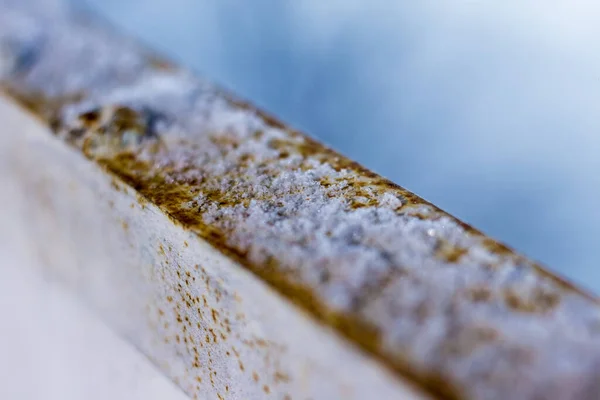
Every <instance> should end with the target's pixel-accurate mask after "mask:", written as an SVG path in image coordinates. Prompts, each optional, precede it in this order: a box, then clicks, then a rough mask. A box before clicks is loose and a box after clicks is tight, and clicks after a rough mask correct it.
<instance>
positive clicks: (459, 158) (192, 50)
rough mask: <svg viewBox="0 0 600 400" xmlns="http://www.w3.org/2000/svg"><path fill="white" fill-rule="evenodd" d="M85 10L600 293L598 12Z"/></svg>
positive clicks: (187, 3)
mask: <svg viewBox="0 0 600 400" xmlns="http://www.w3.org/2000/svg"><path fill="white" fill-rule="evenodd" d="M80 1H83V0H80ZM86 2H87V3H89V4H91V5H92V6H93V7H94V8H96V9H97V10H99V11H100V12H101V13H102V14H104V15H106V16H108V17H109V19H110V20H112V21H114V22H115V23H116V24H117V25H118V26H119V27H120V28H121V29H124V30H126V31H128V32H130V33H133V34H135V35H137V36H139V37H141V38H142V39H143V40H145V41H146V42H147V43H149V44H150V45H151V46H153V47H155V48H157V49H159V50H161V51H162V52H164V53H166V54H168V55H169V56H171V57H173V58H175V59H177V60H178V61H180V62H181V63H183V64H186V65H188V66H190V67H192V68H193V69H194V70H196V71H198V72H199V73H201V74H203V75H205V76H207V77H209V78H211V79H212V80H214V81H217V82H218V83H221V84H223V85H225V86H226V87H229V88H231V89H233V90H235V91H236V92H238V93H239V94H241V95H242V96H244V97H246V98H249V99H251V100H253V101H254V102H255V103H257V104H259V105H261V106H262V107H263V108H265V109H267V110H269V111H271V112H273V113H275V114H277V115H279V116H281V117H282V118H283V119H284V120H286V121H287V122H290V123H291V124H292V125H294V126H296V127H298V128H301V129H303V130H305V131H307V132H308V133H310V134H312V135H313V136H316V137H318V138H320V139H321V140H322V141H324V142H326V143H328V144H330V145H331V146H333V147H334V148H336V149H338V150H340V151H341V152H342V153H344V154H346V155H349V156H350V157H352V158H354V159H357V160H358V161H360V162H362V163H363V164H365V165H366V166H367V167H369V168H371V169H373V170H375V171H377V172H379V173H381V174H382V175H384V176H386V177H389V178H391V179H392V180H394V181H396V182H397V183H399V184H401V185H403V186H405V187H407V188H408V189H410V190H412V191H414V192H416V193H417V194H419V195H421V196H422V197H425V198H426V199H428V200H430V201H432V202H434V203H435V204H437V205H439V206H441V207H442V208H444V209H446V210H447V211H449V212H451V213H452V214H454V215H456V216H458V217H460V218H461V219H463V220H465V221H466V222H469V223H471V224H473V225H475V226H476V227H478V228H480V229H482V230H483V231H485V232H486V233H489V234H490V235H492V236H494V237H496V238H498V239H500V240H502V241H504V242H506V243H508V244H509V245H511V246H512V247H515V248H517V249H518V250H519V251H521V252H524V253H525V254H527V255H529V256H531V257H533V258H535V259H537V260H540V261H542V262H544V263H546V264H549V265H550V266H551V267H552V268H553V269H555V270H557V271H559V272H560V273H562V274H564V275H566V276H567V277H570V278H571V279H574V280H575V281H577V282H579V283H581V284H583V285H585V286H587V287H589V288H592V289H594V290H595V291H596V292H597V293H598V292H600V264H599V262H598V260H599V259H600V207H599V206H598V205H597V203H598V200H597V199H598V196H599V195H600V174H599V173H598V172H600V24H597V21H599V20H600V5H599V4H598V3H597V2H595V1H592V0H585V1H584V0H572V1H569V2H566V1H553V0H546V1H541V0H540V1H503V2H484V1H474V0H472V1H466V0H465V1H458V0H455V1H436V2H430V1H422V2H408V1H406V2H392V1H389V0H369V1H366V0H362V1H358V0H330V1H327V2H325V1H322V0H297V1H267V0H254V1H252V2H243V1H241V0H238V1H234V0H168V1H167V0H143V1H142V0H130V1H127V2H125V1H120V0H87V1H86Z"/></svg>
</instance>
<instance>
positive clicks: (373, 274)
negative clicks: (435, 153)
mask: <svg viewBox="0 0 600 400" xmlns="http://www.w3.org/2000/svg"><path fill="white" fill-rule="evenodd" d="M37 3H38V2H36V1H24V2H16V1H7V0H3V1H0V7H1V8H0V9H1V10H2V13H1V14H0V49H2V50H1V51H0V80H1V82H2V85H3V88H4V90H5V92H6V93H9V94H10V95H11V96H12V97H13V98H14V99H15V100H16V101H18V102H20V103H21V104H22V105H24V106H25V107H26V108H28V109H29V110H30V111H32V112H33V113H35V115H37V116H39V117H40V118H41V119H42V120H43V121H44V122H45V123H47V124H48V126H49V127H51V128H52V130H53V131H54V132H55V134H56V136H57V137H59V138H61V139H62V140H64V141H65V142H66V143H68V144H70V145H71V146H74V147H75V148H77V149H80V150H81V152H82V153H83V154H84V155H85V156H86V157H87V158H89V159H90V160H91V161H93V162H95V163H97V164H98V165H101V166H102V167H103V168H105V169H106V171H108V172H109V173H110V174H113V175H114V176H115V177H117V178H118V179H119V180H121V181H122V182H124V183H126V184H127V185H128V186H129V187H131V188H133V189H135V190H136V191H137V192H138V193H139V194H140V195H141V196H143V198H145V199H147V201H149V202H151V203H153V204H155V205H156V206H158V207H159V208H160V209H161V210H162V211H163V212H164V213H166V214H167V215H169V216H170V217H171V218H172V219H173V221H175V222H177V223H178V224H181V226H183V227H185V228H186V229H187V230H189V231H190V232H193V233H194V234H196V235H198V237H200V238H203V239H205V240H207V241H209V242H210V243H211V244H212V245H213V246H214V247H215V248H217V249H219V250H220V251H222V252H223V253H224V254H226V255H227V256H228V257H231V258H232V259H234V260H236V261H237V262H239V263H241V264H242V265H244V266H245V267H247V268H248V269H249V270H250V271H252V272H253V273H254V274H256V275H257V276H259V277H260V278H261V279H262V280H264V281H265V282H268V283H269V284H270V285H271V286H272V287H273V288H275V289H276V290H277V291H279V292H280V293H281V294H283V295H284V296H286V297H287V298H288V299H290V300H291V301H292V302H294V303H296V304H297V305H298V306H300V307H302V308H303V309H305V310H306V311H308V312H309V313H311V315H312V316H313V317H315V318H317V319H318V320H319V321H321V322H322V323H323V324H325V325H328V326H331V327H332V328H334V329H335V330H336V331H337V332H338V333H339V334H341V335H342V336H344V337H345V338H347V339H348V340H350V341H351V342H353V343H355V344H356V345H358V346H360V347H361V348H362V349H364V350H366V351H368V352H369V353H371V354H372V355H373V356H375V357H376V358H377V359H378V360H379V362H381V363H382V364H384V365H386V366H387V367H388V368H390V369H391V370H393V371H395V372H396V373H398V374H400V375H402V376H404V377H409V378H411V379H413V380H415V381H416V382H418V383H419V384H420V385H422V386H423V387H425V388H427V389H428V390H430V391H431V392H432V393H434V394H436V395H439V396H441V397H446V398H493V399H505V398H531V399H534V398H536V399H537V398H544V399H593V398H597V396H598V393H599V392H600V387H599V386H598V385H599V384H598V382H600V340H599V339H600V308H599V306H598V301H597V299H596V298H595V297H593V296H591V295H589V294H586V293H584V292H583V291H581V290H580V289H578V288H575V287H573V286H572V285H570V284H569V283H568V282H566V281H565V280H563V279H561V278H559V277H556V276H554V275H552V274H550V273H548V272H547V271H546V270H544V269H543V268H541V267H540V266H539V265H537V264H536V263H534V262H532V261H530V260H527V259H525V258H524V257H522V256H520V255H519V254H517V253H515V252H513V251H512V250H510V249H508V248H507V247H505V246H503V245H501V244H499V243H497V242H496V241H494V240H492V239H490V238H488V237H485V236H484V235H482V234H481V233H480V232H478V231H476V230H474V229H473V228H471V227H469V226H467V225H465V224H464V223H462V222H460V221H458V220H456V219H455V218H453V217H452V216H450V215H448V214H447V213H445V212H443V211H441V210H439V209H438V208H436V207H435V206H433V205H431V204H429V203H427V202H425V201H423V200H422V199H420V198H419V197H417V196H415V195H414V194H412V193H410V192H408V191H406V190H404V189H403V188H401V187H399V186H397V185H395V184H394V183H392V182H389V181H387V180H385V179H384V178H381V177H379V176H377V175H375V174H373V173H371V172H369V171H368V170H366V169H365V168H363V167H361V166H360V165H357V164H356V163H354V162H352V161H349V160H347V159H346V158H344V157H343V156H341V155H339V154H337V153H336V152H334V151H332V150H330V149H327V148H326V147H324V146H322V145H321V144H319V143H317V142H316V141H314V140H313V139H311V138H309V137H308V136H306V135H304V134H302V133H299V132H296V131H294V130H292V129H290V128H288V127H286V126H285V125H284V124H282V123H280V122H279V121H277V120H276V119H274V118H272V117H270V116H268V115H266V114H265V113H263V112H260V111H258V110H256V109H254V108H253V107H252V106H250V105H249V104H247V103H245V102H243V101H240V100H238V99H236V98H235V97H233V96H232V95H230V94H229V93H226V92H224V91H223V90H220V89H219V88H215V87H214V86H212V85H210V84H208V83H206V82H203V81H202V80H200V79H199V78H197V77H195V76H194V75H193V74H191V73H189V72H188V71H185V70H183V69H181V68H178V67H175V66H173V65H172V64H170V63H168V62H163V61H160V58H159V57H156V56H155V55H153V54H151V53H148V52H147V51H146V50H145V49H142V48H141V47H139V46H138V45H136V44H135V43H132V42H130V41H127V40H124V39H123V38H122V37H120V36H118V35H115V34H113V33H110V32H109V31H108V30H106V29H105V28H103V27H102V26H99V25H97V24H96V23H94V22H93V21H89V20H85V19H82V18H81V17H74V16H73V15H71V14H70V13H69V11H68V10H65V9H64V8H62V7H57V8H49V9H46V10H43V12H42V11H39V9H38V8H37V7H35V5H36V4H37Z"/></svg>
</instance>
